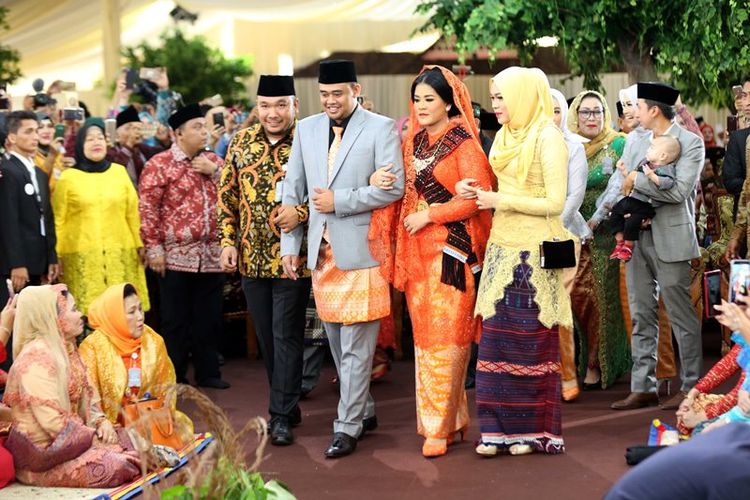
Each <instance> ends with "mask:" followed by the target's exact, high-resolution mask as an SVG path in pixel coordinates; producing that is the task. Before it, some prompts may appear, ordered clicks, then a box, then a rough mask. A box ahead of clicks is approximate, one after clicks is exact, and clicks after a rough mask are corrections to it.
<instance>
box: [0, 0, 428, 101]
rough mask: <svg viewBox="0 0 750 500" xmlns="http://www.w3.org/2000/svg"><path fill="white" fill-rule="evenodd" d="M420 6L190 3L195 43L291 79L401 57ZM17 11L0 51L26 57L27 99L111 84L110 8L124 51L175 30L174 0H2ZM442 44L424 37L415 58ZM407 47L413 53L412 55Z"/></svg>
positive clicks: (282, 0)
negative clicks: (313, 69) (34, 90)
mask: <svg viewBox="0 0 750 500" xmlns="http://www.w3.org/2000/svg"><path fill="white" fill-rule="evenodd" d="M417 4H418V1H417V0H344V1H328V0H276V1H274V2H268V1H267V0H185V1H180V2H179V5H180V6H181V7H183V8H185V9H187V10H188V11H190V12H193V13H197V14H198V15H199V17H198V20H197V21H196V23H195V24H194V25H190V24H188V23H181V24H180V26H181V28H183V29H185V30H186V31H187V32H188V33H189V34H199V35H203V36H205V37H206V38H207V39H208V41H209V43H211V45H213V46H215V47H217V48H219V49H221V50H222V51H223V52H224V53H225V54H226V55H228V56H238V55H242V54H249V55H251V56H252V58H253V61H254V62H253V69H254V71H255V72H256V74H260V73H291V72H292V70H293V68H294V67H300V66H304V65H306V64H309V63H310V62H312V61H314V60H316V59H318V58H320V57H322V56H325V55H327V54H329V53H331V52H334V51H338V50H353V51H371V50H384V49H388V47H389V46H392V45H397V46H398V47H399V49H403V47H404V45H403V44H404V42H409V41H410V39H411V35H412V34H413V33H414V31H415V29H416V28H418V27H419V26H421V25H422V23H423V22H424V18H419V17H417V16H416V15H415V14H414V10H415V8H416V6H417ZM0 5H2V6H5V7H7V8H8V9H9V15H8V19H7V20H8V23H9V25H10V31H9V32H7V33H5V34H4V36H3V40H2V43H4V44H7V45H10V46H11V47H14V48H15V49H17V50H19V51H20V53H21V57H22V59H21V69H22V71H23V75H24V76H23V79H22V80H20V81H19V82H17V84H16V85H15V86H14V87H13V88H11V91H12V92H13V93H15V94H16V95H19V94H23V93H28V92H29V91H30V89H31V84H30V82H31V81H32V80H34V79H35V78H42V79H44V80H45V82H46V83H47V84H48V83H50V82H51V81H53V80H58V79H60V80H65V81H74V82H76V84H77V85H78V89H79V90H83V91H86V90H91V89H93V88H94V87H96V86H97V84H99V83H101V81H102V79H103V78H104V73H105V72H104V56H103V54H104V52H103V51H104V49H103V45H104V42H103V40H104V38H105V36H104V35H106V33H107V30H109V29H111V26H112V24H111V23H110V22H109V21H108V18H107V15H106V11H107V9H115V10H119V19H120V40H121V45H122V46H132V45H136V44H138V43H139V42H141V41H143V40H146V41H149V42H154V41H156V40H157V39H158V36H159V34H160V33H162V32H163V31H164V30H165V29H167V28H168V27H170V26H172V25H174V21H173V20H172V19H171V18H170V16H169V12H170V11H171V10H172V9H173V8H174V7H175V5H176V3H175V2H173V1H171V0H156V1H149V0H0ZM436 38H437V37H436V36H428V37H417V38H416V39H415V41H413V42H412V44H414V43H416V45H412V47H411V48H412V49H413V50H415V51H419V50H424V49H426V48H427V47H429V46H430V45H431V44H432V43H433V42H434V41H435V39H436ZM407 48H408V46H407Z"/></svg>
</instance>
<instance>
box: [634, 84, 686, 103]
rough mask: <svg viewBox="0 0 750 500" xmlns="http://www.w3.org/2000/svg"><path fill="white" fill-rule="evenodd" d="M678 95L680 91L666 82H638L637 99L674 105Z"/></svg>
mask: <svg viewBox="0 0 750 500" xmlns="http://www.w3.org/2000/svg"><path fill="white" fill-rule="evenodd" d="M679 96H680V91H679V90H677V89H676V88H674V87H672V86H671V85H667V84H666V83H659V82H638V99H647V100H649V101H655V102H659V103H661V104H666V105H667V106H674V103H676V102H677V98H678V97H679Z"/></svg>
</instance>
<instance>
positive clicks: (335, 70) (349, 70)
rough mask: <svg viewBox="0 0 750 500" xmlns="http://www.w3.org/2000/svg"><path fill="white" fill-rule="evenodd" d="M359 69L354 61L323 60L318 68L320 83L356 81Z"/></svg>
mask: <svg viewBox="0 0 750 500" xmlns="http://www.w3.org/2000/svg"><path fill="white" fill-rule="evenodd" d="M356 81H357V70H356V69H355V68H354V62H353V61H348V60H346V59H333V60H331V61H321V62H320V69H319V70H318V83H324V84H326V83H355V82H356Z"/></svg>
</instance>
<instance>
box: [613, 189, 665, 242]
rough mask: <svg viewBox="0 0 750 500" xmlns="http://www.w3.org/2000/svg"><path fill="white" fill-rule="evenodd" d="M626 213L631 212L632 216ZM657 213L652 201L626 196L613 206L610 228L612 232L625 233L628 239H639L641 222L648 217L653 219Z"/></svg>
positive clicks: (624, 235)
mask: <svg viewBox="0 0 750 500" xmlns="http://www.w3.org/2000/svg"><path fill="white" fill-rule="evenodd" d="M626 214H630V217H625V215H626ZM655 215H656V210H654V207H653V206H652V205H651V203H647V202H645V201H641V200H638V199H636V198H631V197H630V196H626V197H625V198H623V199H621V200H620V201H618V202H617V203H615V206H614V207H612V211H611V212H610V216H609V224H610V229H611V230H612V234H615V233H623V237H624V238H625V239H626V240H627V241H638V233H640V232H641V223H642V222H643V221H644V220H646V219H653V218H654V216H655Z"/></svg>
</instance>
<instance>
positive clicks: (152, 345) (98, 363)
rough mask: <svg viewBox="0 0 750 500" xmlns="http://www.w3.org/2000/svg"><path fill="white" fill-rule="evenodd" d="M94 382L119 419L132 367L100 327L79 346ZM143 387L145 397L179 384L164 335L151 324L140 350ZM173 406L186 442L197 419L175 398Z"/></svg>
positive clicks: (105, 405) (108, 411)
mask: <svg viewBox="0 0 750 500" xmlns="http://www.w3.org/2000/svg"><path fill="white" fill-rule="evenodd" d="M78 352H79V353H80V355H81V359H82V360H83V363H84V365H86V372H87V374H88V377H89V381H90V382H91V384H92V385H93V386H94V387H96V388H97V390H98V391H99V395H100V396H101V407H102V411H104V415H106V417H107V418H108V419H109V420H110V421H111V422H112V423H117V421H118V417H119V415H120V410H121V409H122V399H123V396H124V395H125V391H126V390H127V389H128V370H127V368H126V366H125V362H124V361H123V359H122V357H121V356H120V354H119V353H118V352H117V349H115V347H114V345H112V342H110V341H109V339H108V338H107V335H106V334H104V333H103V332H102V331H100V330H97V331H95V332H94V333H92V334H91V335H89V336H88V337H86V338H85V339H84V341H83V342H82V343H81V345H80V346H79V348H78ZM139 357H140V368H141V387H140V390H139V391H138V394H137V397H138V398H143V397H144V396H145V394H146V393H147V392H148V393H149V394H151V395H152V396H154V397H159V396H164V395H165V392H166V390H167V389H168V388H169V387H170V386H172V385H174V384H175V381H176V378H175V373H174V365H173V364H172V361H170V359H169V355H168V354H167V348H166V346H165V345H164V339H162V337H161V336H160V335H159V334H158V333H156V332H155V331H153V330H152V329H151V328H149V327H148V326H146V327H144V329H143V336H142V337H141V348H140V352H139ZM172 410H173V411H174V412H175V417H176V419H177V422H178V425H177V428H178V432H179V433H180V435H181V437H182V438H183V440H184V442H186V443H187V442H189V441H191V440H192V433H193V423H192V421H191V420H190V418H188V416H187V415H185V414H183V413H182V412H179V411H177V410H176V405H175V400H174V399H172Z"/></svg>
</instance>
